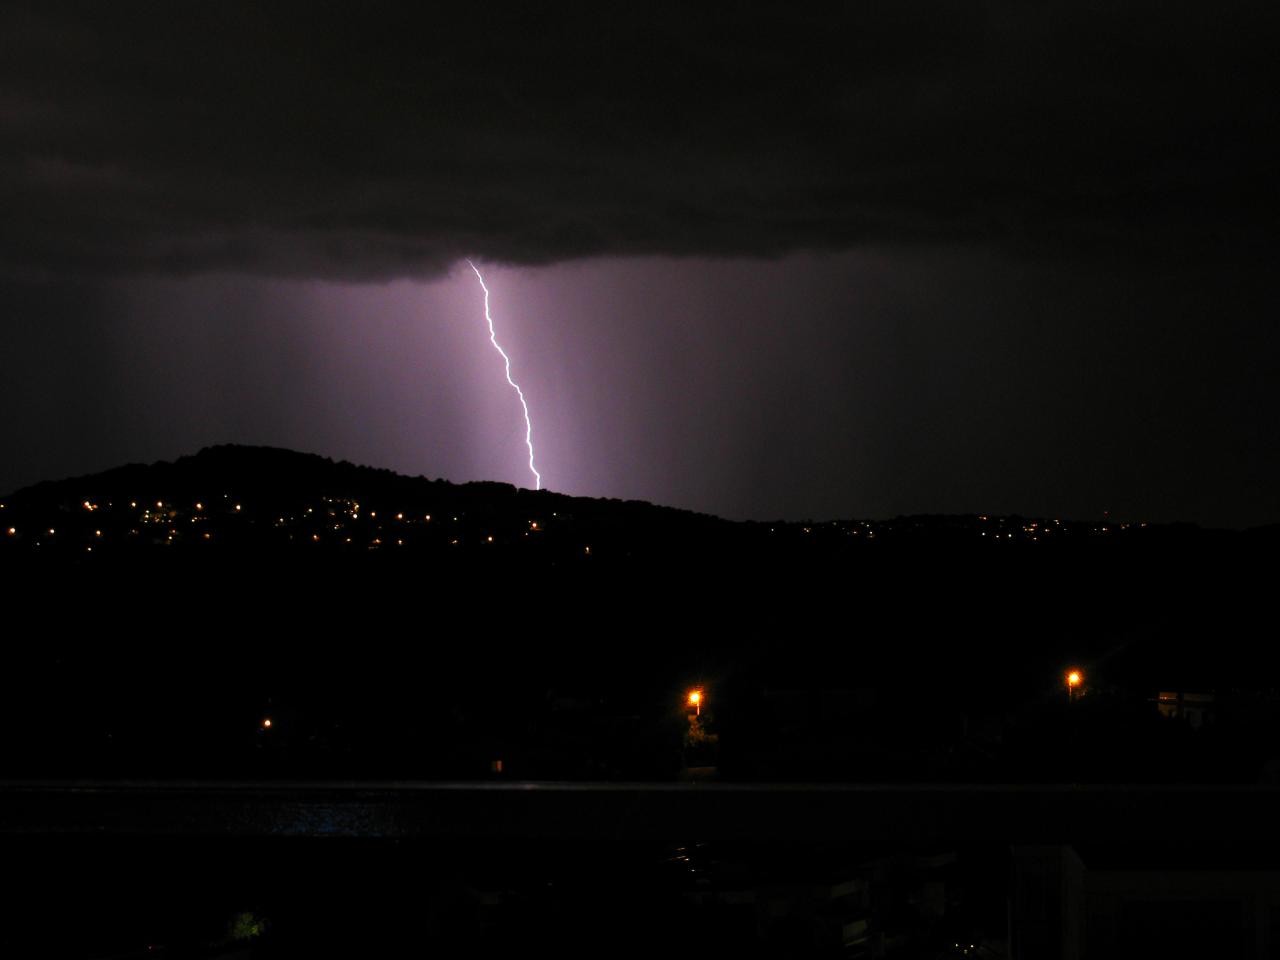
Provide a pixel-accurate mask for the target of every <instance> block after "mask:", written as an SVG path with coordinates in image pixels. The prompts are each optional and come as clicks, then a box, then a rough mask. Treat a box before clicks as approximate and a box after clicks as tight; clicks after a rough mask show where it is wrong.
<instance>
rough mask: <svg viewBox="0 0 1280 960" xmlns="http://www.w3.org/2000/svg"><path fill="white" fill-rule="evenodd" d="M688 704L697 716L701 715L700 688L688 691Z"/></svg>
mask: <svg viewBox="0 0 1280 960" xmlns="http://www.w3.org/2000/svg"><path fill="white" fill-rule="evenodd" d="M689 706H691V707H693V709H694V711H695V712H696V714H697V715H698V716H699V717H700V716H702V691H701V690H690V691H689Z"/></svg>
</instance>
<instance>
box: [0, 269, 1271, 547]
mask: <svg viewBox="0 0 1280 960" xmlns="http://www.w3.org/2000/svg"><path fill="white" fill-rule="evenodd" d="M484 280H485V283H486V285H487V287H488V288H489V290H490V291H491V292H492V296H493V302H494V303H495V304H500V305H501V309H500V311H499V317H500V321H501V328H502V329H501V334H502V338H501V342H502V344H503V346H504V348H505V349H506V350H507V351H508V352H509V353H510V355H511V356H512V357H513V358H514V360H515V361H516V362H517V364H518V369H517V370H516V371H515V372H516V373H517V374H518V379H519V381H520V383H521V385H522V387H523V388H524V389H525V390H526V391H527V393H528V395H529V396H530V397H531V398H536V403H535V404H534V410H533V413H534V415H535V416H536V419H537V428H538V429H537V436H536V440H537V453H538V463H539V464H541V465H542V467H543V468H544V469H545V470H546V472H547V475H546V486H547V487H548V488H549V489H552V490H556V491H559V492H564V493H570V494H576V495H583V496H597V497H618V498H623V499H643V500H649V501H653V502H657V503H664V504H669V505H672V506H678V507H686V508H690V509H695V510H701V511H706V512H711V513H716V514H719V515H722V516H728V517H733V518H757V519H771V518H778V517H782V518H793V519H806V518H814V519H822V518H831V517H889V516H894V515H896V514H899V513H922V512H931V513H960V512H974V513H983V512H992V513H1015V512H1017V513H1023V514H1026V515H1050V516H1059V515H1060V516H1067V517H1086V518H1087V517H1094V516H1100V515H1101V513H1102V511H1103V510H1109V511H1110V512H1111V515H1112V516H1126V515H1127V516H1137V517H1142V518H1144V519H1152V520H1160V519H1169V520H1172V519H1185V518H1192V519H1197V520H1200V521H1201V522H1205V523H1220V524H1248V523H1251V522H1257V520H1258V519H1261V514H1260V513H1259V509H1260V508H1259V506H1258V504H1260V503H1261V501H1262V500H1263V499H1265V497H1266V490H1267V488H1266V487H1265V486H1264V485H1262V484H1263V481H1262V479H1261V478H1264V477H1265V476H1268V475H1269V474H1268V471H1269V470H1271V469H1272V466H1271V464H1272V461H1273V460H1274V453H1273V451H1274V450H1275V446H1274V444H1273V443H1271V442H1270V438H1269V432H1270V426H1269V421H1267V420H1265V419H1260V418H1258V417H1254V416H1250V415H1249V414H1248V411H1249V410H1250V409H1253V408H1255V407H1257V408H1259V409H1261V408H1265V406H1266V403H1267V402H1268V401H1267V397H1268V395H1269V394H1268V391H1269V390H1270V389H1271V386H1270V384H1271V383H1272V381H1271V380H1270V379H1269V378H1268V376H1267V375H1266V374H1265V369H1266V364H1267V363H1268V362H1269V360H1268V358H1269V357H1271V356H1273V355H1274V354H1273V353H1272V352H1271V351H1270V350H1269V349H1268V348H1266V343H1265V342H1263V341H1260V339H1259V335H1258V334H1257V331H1258V330H1261V329H1268V328H1265V327H1264V326H1262V325H1261V324H1262V320H1263V317H1264V310H1265V304H1266V298H1265V289H1263V288H1261V287H1259V286H1258V285H1257V283H1256V282H1255V280H1254V279H1251V278H1250V276H1249V275H1248V274H1247V272H1245V271H1244V270H1241V271H1239V272H1234V273H1233V272H1229V271H1224V270H1222V269H1221V268H1217V267H1215V268H1214V269H1213V270H1212V271H1210V270H1205V271H1202V272H1200V273H1197V272H1195V271H1189V270H1180V271H1179V272H1177V273H1176V274H1174V273H1163V272H1161V273H1156V272H1152V273H1151V274H1149V275H1139V276H1121V275H1117V274H1116V273H1114V272H1112V271H1108V270H1107V269H1105V268H1095V267H1087V266H1069V267H1063V266H1061V265H1055V264H1046V263H1038V262H1035V261H1031V260H1015V259H1010V258H1007V257H1004V256H1002V255H1000V254H999V253H996V252H992V251H989V250H974V249H947V248H904V249H896V250H885V251H875V250H866V251H860V252H852V253H844V254H832V255H814V254H796V255H793V256H789V257H785V258H782V259H779V260H773V261H759V260H745V259H738V260H735V259H719V260H716V259H706V258H683V259H677V258H659V257H646V258H628V259H622V258H616V259H599V260H592V261H582V262H573V263H564V264H557V265H552V266H542V267H509V266H489V267H487V268H486V270H485V277H484ZM477 293H478V291H477V289H476V280H475V276H474V274H473V273H472V272H471V270H469V269H467V268H466V266H465V264H463V263H462V262H459V263H458V265H457V266H456V267H455V269H454V270H453V271H452V272H450V273H448V274H445V275H443V276H441V277H439V278H437V279H433V280H429V281H411V280H397V281H394V282H389V283H368V284H362V283H338V282H332V281H317V280H270V279H264V278H260V277H249V276H244V275H235V274H221V275H203V276H196V277H189V278H169V279H159V278H138V279H131V280H128V281H123V280H122V281H113V282H111V283H106V284H101V285H94V286H84V287H79V288H75V290H74V291H72V292H64V293H63V294H61V297H62V298H63V299H62V300H59V301H58V302H56V303H52V304H51V303H47V302H45V301H43V300H40V299H39V298H35V299H32V300H29V301H27V302H23V303H19V304H18V305H17V306H16V307H15V308H14V309H13V311H12V312H11V318H12V319H11V322H10V327H9V331H10V332H9V337H10V341H9V342H10V344H11V345H12V351H11V353H10V355H11V356H15V357H17V356H21V357H23V358H24V359H23V363H21V364H17V365H11V366H10V368H9V369H8V370H7V372H6V375H5V377H4V378H2V379H0V406H2V407H3V409H4V410H7V411H11V412H12V414H13V415H12V416H10V417H8V418H7V419H6V421H5V423H4V435H3V437H2V438H0V440H2V441H3V448H4V450H5V454H6V455H5V456H4V458H3V459H2V460H0V473H3V476H2V477H0V490H10V489H15V488H17V487H19V486H22V485H24V484H28V483H34V482H36V481H38V480H41V479H44V478H47V477H59V476H70V475H76V474H82V473H87V472H91V471H95V470H101V469H106V468H108V467H111V466H114V465H117V464H119V463H122V462H128V461H152V460H157V459H172V458H174V457H177V456H181V455H183V454H188V453H192V452H194V451H195V450H197V449H199V448H200V447H201V446H204V445H207V444H213V443H227V442H234V443H247V444H269V445H273V446H281V447H288V448H292V449H296V450H302V451H307V452H314V453H319V454H322V455H325V456H330V457H333V458H335V459H347V460H351V461H353V462H357V463H364V464H370V465H374V466H379V467H386V468H388V469H392V470H395V471H397V472H400V473H405V474H410V475H418V474H424V475H426V476H430V477H443V478H445V479H448V480H454V481H469V480H498V481H504V482H508V483H513V484H517V485H524V484H527V483H528V479H529V476H530V473H529V464H528V449H527V447H526V437H527V435H526V424H525V423H524V422H523V420H522V418H521V417H520V416H519V415H518V414H517V413H516V412H515V410H513V406H514V405H513V403H512V396H511V392H512V390H511V387H510V386H508V384H507V383H506V382H505V378H504V377H502V376H501V375H500V373H499V369H500V368H499V369H495V360H496V359H497V358H496V357H495V356H494V350H493V346H492V345H491V344H490V342H488V341H489V337H488V334H487V331H486V330H485V327H484V325H482V324H481V323H480V322H479V317H478V312H479V308H480V304H479V303H478V300H479V297H478V296H477ZM1224 304H1231V305H1232V306H1231V309H1226V308H1225V307H1224ZM42 311H43V312H42ZM50 317H54V318H55V319H53V320H50V319H49V318H50ZM73 317H74V318H76V319H74V320H73V319H71V318H73ZM1121 320H1123V322H1121ZM1273 339H1274V338H1273ZM1224 371H1229V375H1228V374H1226V373H1224ZM1228 481H1229V482H1230V484H1231V485H1232V489H1233V490H1235V491H1237V493H1236V494H1235V495H1233V496H1226V495H1224V493H1223V490H1224V486H1223V484H1225V483H1227V482H1228ZM1255 518H1256V519H1255Z"/></svg>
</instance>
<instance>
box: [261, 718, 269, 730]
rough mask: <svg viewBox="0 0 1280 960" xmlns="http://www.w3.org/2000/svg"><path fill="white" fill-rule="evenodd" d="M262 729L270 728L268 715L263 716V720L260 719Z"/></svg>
mask: <svg viewBox="0 0 1280 960" xmlns="http://www.w3.org/2000/svg"><path fill="white" fill-rule="evenodd" d="M262 729H264V730H270V729H271V718H270V717H265V718H263V721H262Z"/></svg>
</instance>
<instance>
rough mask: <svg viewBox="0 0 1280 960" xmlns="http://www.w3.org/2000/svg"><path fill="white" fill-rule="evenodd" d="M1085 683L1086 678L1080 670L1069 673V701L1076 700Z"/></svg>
mask: <svg viewBox="0 0 1280 960" xmlns="http://www.w3.org/2000/svg"><path fill="white" fill-rule="evenodd" d="M1083 683H1084V676H1083V675H1082V674H1081V673H1080V671H1079V670H1069V671H1067V699H1068V700H1074V699H1075V698H1076V696H1077V694H1078V693H1079V691H1080V687H1081V685H1082V684H1083Z"/></svg>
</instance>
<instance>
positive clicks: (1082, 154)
mask: <svg viewBox="0 0 1280 960" xmlns="http://www.w3.org/2000/svg"><path fill="white" fill-rule="evenodd" d="M452 6H453V9H452V10H451V11H450V12H449V13H447V14H441V12H440V10H439V9H438V8H437V7H436V6H435V5H415V7H416V8H417V9H418V10H419V12H418V13H417V14H407V13H405V12H403V11H401V10H399V9H397V8H396V7H390V6H381V5H377V4H324V3H308V4H305V5H301V6H294V7H289V6H286V5H282V4H275V3H263V4H228V3H216V4H213V3H201V4H176V3H172V4H159V3H148V4H125V3H112V4H98V3H94V4H83V5H65V4H64V5H50V4H44V3H40V4H25V5H11V6H8V7H6V8H5V11H4V12H3V14H0V38H3V39H0V209H2V210H3V216H4V228H3V231H2V232H0V270H2V271H3V272H4V273H5V274H8V275H9V276H17V277H24V276H40V275H48V274H57V273H60V272H63V271H67V270H72V271H76V272H85V273H90V274H93V273H124V272H136V271H144V272H187V271H197V270H208V269H231V270H243V269H248V270H255V271H262V272H270V273H281V274H293V275H318V276H330V277H344V278H352V277H354V278H361V277H378V276H388V275H400V274H429V273H432V272H434V271H438V270H440V269H441V268H443V267H444V266H445V265H446V264H448V263H449V262H451V261H453V260H455V259H456V258H457V257H458V256H460V255H468V254H469V255H473V256H480V257H485V258H489V259H496V260H505V261H509V262H516V263H546V262H553V261H557V260H563V259H568V258H576V257H583V256H592V255H610V254H637V253H675V254H709V255H740V254H749V255H773V254H778V253H783V252H786V251H788V250H793V249H800V248H809V249H833V248H844V247H850V246H854V245H858V244H862V243H883V242H886V241H916V240H924V241H935V240H945V241H947V242H950V243H954V242H957V241H958V242H982V243H987V244H989V243H993V242H994V243H997V244H1004V245H1007V246H1008V247H1009V248H1010V249H1036V248H1042V247H1044V246H1046V245H1047V246H1049V247H1051V248H1054V249H1059V250H1080V249H1093V250H1099V249H1100V250H1103V251H1121V250H1134V249H1139V248H1146V247H1150V246H1151V245H1153V244H1154V245H1156V246H1157V247H1158V248H1160V249H1182V250H1184V251H1190V252H1191V253H1193V254H1194V255H1197V256H1199V255H1210V254H1224V255H1229V256H1230V255H1235V254H1236V253H1238V252H1240V251H1243V250H1248V249H1250V247H1253V248H1254V249H1256V248H1257V246H1258V245H1259V244H1265V245H1267V246H1269V245H1270V244H1271V243H1272V240H1271V238H1270V234H1271V229H1270V227H1271V220H1272V218H1273V215H1274V213H1275V207H1276V204H1275V202H1274V201H1275V199H1276V198H1275V188H1274V186H1273V172H1274V166H1275V162H1276V159H1277V157H1276V151H1275V150H1274V143H1273V141H1272V138H1271V136H1270V132H1269V131H1270V129H1271V127H1272V126H1273V125H1274V107H1273V101H1274V98H1273V96H1272V83H1271V66H1270V61H1271V60H1272V58H1273V55H1274V50H1275V40H1276V37H1277V31H1276V29H1275V28H1276V19H1277V14H1276V13H1275V9H1276V8H1275V7H1274V6H1273V5H1269V4H1268V5H1264V4H1256V5H1249V4H1240V3H1228V4H1226V5H1215V4H1202V3H1197V4H1190V3H1151V4H1144V5H1135V4H1123V3H1121V4H1117V3H1098V4H1085V3H1081V2H1075V0H1073V2H1070V3H1059V4H1026V3H1008V4H1003V3H977V2H972V3H946V2H931V3H911V2H903V0H894V2H886V3H859V4H850V5H848V6H846V7H843V8H830V9H826V8H823V9H817V8H814V7H809V6H807V5H795V4H791V5H786V6H780V7H778V8H776V9H765V8H762V7H759V6H757V5H751V9H752V10H755V11H758V12H754V13H746V12H745V11H746V9H747V5H735V6H733V7H725V8H723V9H721V10H719V11H713V10H711V9H709V8H706V7H702V6H701V5H694V4H686V5H681V6H679V7H671V8H667V9H665V10H664V9H662V8H659V7H655V6H653V5H650V4H633V5H630V6H626V7H619V8H617V9H604V8H603V7H601V6H600V5H597V6H596V7H595V8H593V9H592V10H591V11H590V12H589V13H587V14H585V15H580V14H579V13H577V12H576V11H575V12H569V11H568V10H549V9H545V8H544V7H545V5H525V6H523V7H521V8H518V9H514V10H504V9H500V8H497V7H495V6H493V5H487V4H486V5H479V6H472V7H468V8H465V9H462V8H461V5H452ZM460 11H461V12H460Z"/></svg>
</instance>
